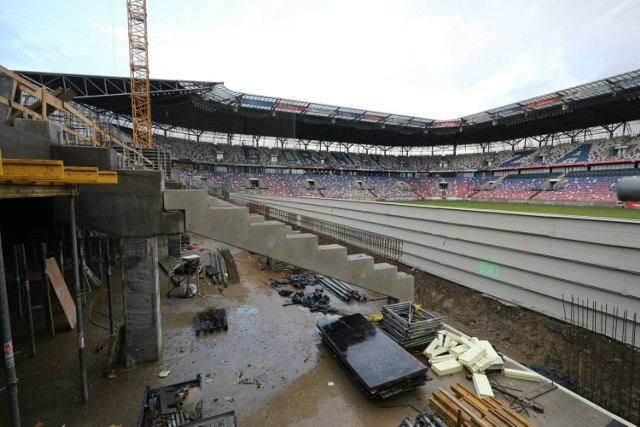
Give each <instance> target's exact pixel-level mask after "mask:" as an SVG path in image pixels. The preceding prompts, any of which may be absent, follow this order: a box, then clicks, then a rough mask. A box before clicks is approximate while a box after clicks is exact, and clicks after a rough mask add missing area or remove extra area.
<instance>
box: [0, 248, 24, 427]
mask: <svg viewBox="0 0 640 427" xmlns="http://www.w3.org/2000/svg"><path fill="white" fill-rule="evenodd" d="M14 249H15V245H14ZM0 339H1V340H2V348H3V349H4V373H5V378H6V381H7V396H8V398H9V416H10V417H11V426H12V427H20V409H19V407H18V377H17V375H16V362H15V357H14V355H13V341H12V340H11V318H10V316H9V298H8V297H7V282H6V280H5V275H4V254H3V253H2V236H0Z"/></svg>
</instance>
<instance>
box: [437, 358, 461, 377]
mask: <svg viewBox="0 0 640 427" xmlns="http://www.w3.org/2000/svg"><path fill="white" fill-rule="evenodd" d="M463 369H464V368H463V366H462V365H461V364H460V363H459V362H458V361H456V360H454V359H450V360H445V361H444V362H439V363H436V364H434V365H431V371H432V372H434V373H435V374H436V375H438V376H443V375H450V374H455V373H456V372H461V371H462V370H463Z"/></svg>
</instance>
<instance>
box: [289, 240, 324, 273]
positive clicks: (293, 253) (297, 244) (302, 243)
mask: <svg viewBox="0 0 640 427" xmlns="http://www.w3.org/2000/svg"><path fill="white" fill-rule="evenodd" d="M317 252H318V236H316V235H315V234H309V233H297V234H296V233H294V234H288V235H287V236H286V238H285V245H284V247H283V251H282V255H283V257H285V258H287V259H293V258H298V259H300V260H301V261H303V262H304V265H299V267H302V268H307V269H310V270H314V268H315V267H316V264H317Z"/></svg>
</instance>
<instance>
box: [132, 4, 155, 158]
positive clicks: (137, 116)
mask: <svg viewBox="0 0 640 427" xmlns="http://www.w3.org/2000/svg"><path fill="white" fill-rule="evenodd" d="M127 18H128V22H129V66H130V70H131V118H132V120H131V121H132V125H133V144H134V146H135V147H139V148H150V147H151V146H152V145H153V140H152V128H151V97H150V95H149V51H148V50H149V43H148V40H147V2H146V0H127Z"/></svg>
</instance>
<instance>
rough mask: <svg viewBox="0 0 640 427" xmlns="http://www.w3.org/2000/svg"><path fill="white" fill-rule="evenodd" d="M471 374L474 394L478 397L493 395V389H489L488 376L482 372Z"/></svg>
mask: <svg viewBox="0 0 640 427" xmlns="http://www.w3.org/2000/svg"><path fill="white" fill-rule="evenodd" d="M472 375H473V388H475V391H476V394H477V395H478V396H480V397H486V396H491V397H493V390H491V384H490V383H489V378H487V376H486V375H484V374H472Z"/></svg>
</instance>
